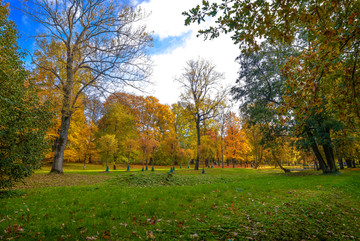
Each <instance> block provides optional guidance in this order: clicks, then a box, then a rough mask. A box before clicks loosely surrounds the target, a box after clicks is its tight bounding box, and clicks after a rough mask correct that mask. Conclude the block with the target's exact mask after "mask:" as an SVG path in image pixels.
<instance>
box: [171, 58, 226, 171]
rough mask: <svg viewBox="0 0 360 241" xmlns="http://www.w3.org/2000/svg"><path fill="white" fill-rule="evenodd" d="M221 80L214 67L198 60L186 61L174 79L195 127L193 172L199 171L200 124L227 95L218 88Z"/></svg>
mask: <svg viewBox="0 0 360 241" xmlns="http://www.w3.org/2000/svg"><path fill="white" fill-rule="evenodd" d="M222 79H223V75H222V74H221V73H219V72H217V71H216V70H215V65H213V64H212V63H211V62H210V61H208V60H205V59H200V58H199V59H198V60H196V61H195V60H190V61H188V62H187V65H186V67H185V69H184V73H183V74H182V75H181V76H180V77H178V78H177V79H176V80H177V81H178V82H179V83H180V84H181V85H182V87H183V90H184V92H183V93H182V94H181V99H182V102H183V103H184V105H185V106H186V109H187V111H189V113H190V114H191V115H192V119H193V121H194V123H195V125H196V135H197V157H196V163H195V170H198V169H199V161H200V157H199V154H200V153H199V148H200V145H201V133H200V127H201V124H203V122H204V121H206V120H208V119H210V118H213V117H215V116H216V115H217V109H218V107H220V106H221V103H222V101H223V100H224V98H225V96H226V94H227V91H226V90H224V89H223V88H221V86H220V83H219V82H220V80H222Z"/></svg>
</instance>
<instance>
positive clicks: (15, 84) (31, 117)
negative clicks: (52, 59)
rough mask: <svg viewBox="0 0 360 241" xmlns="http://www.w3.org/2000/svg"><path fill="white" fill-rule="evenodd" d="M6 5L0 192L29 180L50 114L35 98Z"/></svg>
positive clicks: (1, 29) (1, 33)
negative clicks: (19, 182)
mask: <svg viewBox="0 0 360 241" xmlns="http://www.w3.org/2000/svg"><path fill="white" fill-rule="evenodd" d="M8 17H9V5H8V4H4V3H3V1H2V0H1V1H0V189H2V188H10V187H11V186H13V185H14V183H15V182H17V181H21V180H23V179H24V177H27V176H30V175H31V174H32V173H33V172H34V170H36V169H38V168H39V167H40V164H41V160H42V158H43V156H44V152H45V151H46V148H47V140H46V131H47V129H48V128H49V127H50V124H51V118H52V112H51V111H50V108H49V107H50V106H49V105H48V103H47V102H44V101H43V100H41V98H40V97H39V96H38V94H39V88H38V86H37V85H36V83H35V81H34V80H33V79H31V78H30V76H29V71H27V70H26V69H25V68H24V66H23V62H22V60H21V59H22V58H23V56H24V54H23V52H21V50H20V49H19V47H18V44H17V39H18V37H19V36H18V31H17V29H16V26H15V23H14V22H12V21H10V20H9V19H8Z"/></svg>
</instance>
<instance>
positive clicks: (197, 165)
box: [195, 120, 201, 170]
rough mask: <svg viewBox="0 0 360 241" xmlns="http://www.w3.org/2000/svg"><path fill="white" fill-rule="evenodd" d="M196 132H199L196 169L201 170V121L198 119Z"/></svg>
mask: <svg viewBox="0 0 360 241" xmlns="http://www.w3.org/2000/svg"><path fill="white" fill-rule="evenodd" d="M196 133H197V153H196V163H195V170H199V165H200V144H201V142H200V121H199V120H197V121H196Z"/></svg>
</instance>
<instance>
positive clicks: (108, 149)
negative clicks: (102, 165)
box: [98, 135, 118, 172]
mask: <svg viewBox="0 0 360 241" xmlns="http://www.w3.org/2000/svg"><path fill="white" fill-rule="evenodd" d="M98 143H99V147H100V151H101V152H102V153H103V154H104V155H105V161H106V171H107V172H108V171H109V155H111V154H113V153H114V152H116V150H117V148H118V145H117V140H116V138H115V135H104V136H102V137H101V138H100V139H99V141H98Z"/></svg>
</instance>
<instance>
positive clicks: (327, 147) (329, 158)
mask: <svg viewBox="0 0 360 241" xmlns="http://www.w3.org/2000/svg"><path fill="white" fill-rule="evenodd" d="M324 133H325V138H326V139H325V140H326V142H325V143H326V144H324V145H323V149H324V153H325V157H326V162H327V164H328V167H329V169H328V173H335V172H337V169H336V165H335V158H334V151H333V148H332V147H331V137H330V129H329V128H325V130H324Z"/></svg>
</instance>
